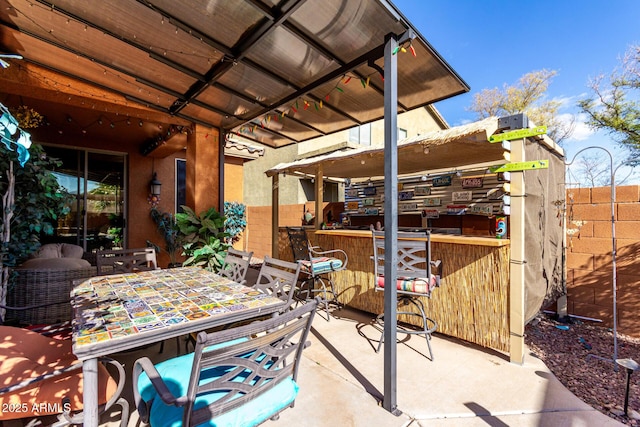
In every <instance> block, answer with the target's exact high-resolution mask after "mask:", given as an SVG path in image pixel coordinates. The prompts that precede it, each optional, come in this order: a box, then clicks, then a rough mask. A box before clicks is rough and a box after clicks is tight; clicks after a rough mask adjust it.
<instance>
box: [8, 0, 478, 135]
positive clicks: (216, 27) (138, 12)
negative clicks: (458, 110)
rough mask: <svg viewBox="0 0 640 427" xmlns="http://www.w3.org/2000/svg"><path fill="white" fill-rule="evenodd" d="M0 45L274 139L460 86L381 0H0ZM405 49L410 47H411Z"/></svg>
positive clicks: (172, 108)
mask: <svg viewBox="0 0 640 427" xmlns="http://www.w3.org/2000/svg"><path fill="white" fill-rule="evenodd" d="M0 29H1V31H2V38H1V41H0V50H1V51H5V52H11V53H16V54H20V55H22V56H23V57H24V60H26V61H28V62H29V63H33V64H37V65H40V66H42V67H44V68H46V69H49V70H51V71H55V72H57V73H60V74H62V75H66V76H68V77H72V78H74V79H77V80H79V81H81V82H85V83H90V84H91V85H94V86H98V87H99V88H101V89H107V90H109V91H113V92H115V93H116V94H119V95H122V96H124V97H126V98H127V99H128V100H130V101H131V102H134V103H140V104H142V105H145V106H148V107H151V108H154V109H156V110H158V111H160V112H163V113H168V114H170V115H172V116H174V117H176V118H180V119H185V120H188V121H191V122H195V123H200V124H203V125H207V126H211V127H216V128H220V129H222V130H223V131H224V132H233V133H237V134H239V135H241V136H243V137H245V138H248V139H250V140H253V141H256V142H260V143H262V144H265V145H268V146H271V147H279V146H283V145H287V144H291V143H295V142H300V141H304V140H308V139H311V138H315V137H317V136H321V135H325V134H328V133H332V132H335V131H339V130H342V129H347V128H351V127H353V126H356V125H359V124H363V123H368V122H371V121H374V120H378V119H380V118H382V117H383V116H384V109H383V106H384V87H383V80H382V78H381V77H382V73H384V70H383V68H384V60H383V56H384V43H385V36H386V35H388V34H397V35H399V34H402V33H404V32H406V31H407V30H412V31H413V32H414V33H415V35H416V36H417V37H416V38H415V39H413V40H412V41H411V45H410V46H409V44H408V43H406V44H404V45H403V46H402V47H403V48H404V49H402V50H406V52H404V53H403V52H402V50H400V51H398V53H397V55H398V57H399V58H398V74H397V75H398V80H397V81H398V110H399V111H405V110H410V109H413V108H417V107H421V106H424V105H427V104H430V103H433V102H435V101H438V100H442V99H445V98H448V97H451V96H453V95H456V94H459V93H463V92H466V91H468V90H469V88H468V86H467V84H466V83H465V82H464V81H463V80H462V79H461V78H460V77H459V76H458V75H457V74H456V73H455V71H454V70H453V69H452V68H451V67H450V66H449V65H448V64H447V63H446V62H445V61H444V60H443V59H442V58H441V57H440V56H439V55H438V53H437V52H436V51H435V50H434V49H433V48H432V47H431V46H430V45H429V43H428V42H427V41H426V40H425V39H424V38H423V37H422V36H421V35H420V34H419V33H418V32H417V31H416V30H415V28H413V27H412V26H411V24H410V23H409V22H408V21H407V20H406V19H405V18H404V16H403V15H402V14H401V13H400V12H399V11H398V9H397V8H396V7H395V6H394V5H392V4H391V3H390V2H388V1H384V0H355V1H354V0H282V1H276V0H210V1H196V0H191V1H175V0H137V1H136V0H114V1H101V2H97V1H90V2H87V1H84V0H82V1H80V0H55V1H46V0H0ZM414 53H415V55H414Z"/></svg>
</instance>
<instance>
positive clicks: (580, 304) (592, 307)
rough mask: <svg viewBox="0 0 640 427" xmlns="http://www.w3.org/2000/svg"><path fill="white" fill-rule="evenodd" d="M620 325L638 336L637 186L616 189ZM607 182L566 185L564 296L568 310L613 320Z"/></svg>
mask: <svg viewBox="0 0 640 427" xmlns="http://www.w3.org/2000/svg"><path fill="white" fill-rule="evenodd" d="M615 196H616V197H615V203H614V209H613V217H614V225H615V236H616V247H617V252H616V272H617V274H616V284H617V308H618V331H619V332H620V333H623V334H626V335H631V336H634V337H640V186H638V185H629V186H620V187H616V189H615ZM611 232H612V224H611V189H610V187H597V188H573V189H567V260H566V261H567V296H568V309H569V313H570V314H575V315H579V316H586V317H593V318H597V319H602V320H603V322H604V324H605V325H607V326H609V327H611V326H613V251H612V247H613V239H612V234H611Z"/></svg>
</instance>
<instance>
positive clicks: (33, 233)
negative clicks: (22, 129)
mask: <svg viewBox="0 0 640 427" xmlns="http://www.w3.org/2000/svg"><path fill="white" fill-rule="evenodd" d="M29 151H30V153H31V158H30V159H29V161H28V162H26V163H25V165H24V167H15V168H13V176H14V178H15V199H14V202H13V204H12V205H11V206H2V208H3V209H11V210H12V211H13V216H12V217H11V221H10V224H9V226H10V229H11V237H10V240H9V242H8V244H7V247H6V248H4V249H5V251H3V252H4V257H3V263H4V264H5V265H7V266H16V265H19V264H20V263H21V262H23V261H24V260H26V259H27V257H28V256H29V254H31V253H32V252H33V251H35V250H36V249H37V248H38V247H39V246H40V236H41V235H49V236H50V235H53V233H54V230H55V226H56V224H57V221H58V219H59V218H61V217H64V216H65V215H66V214H68V213H69V211H70V205H71V203H72V201H73V200H74V197H73V196H72V195H71V194H69V193H68V192H67V191H66V189H65V188H63V187H61V186H60V185H59V184H58V181H57V180H56V178H55V176H54V175H53V174H52V173H51V172H52V171H53V170H54V169H55V168H57V167H59V166H60V165H61V162H60V161H58V160H57V159H54V158H51V157H49V156H47V154H46V153H45V151H44V149H43V148H42V146H40V145H37V144H33V145H32V146H31V148H30V149H29ZM10 162H13V163H14V164H18V161H17V154H16V153H15V152H13V151H4V152H2V156H0V171H2V179H0V193H1V194H5V192H6V191H7V187H8V180H7V178H8V177H7V173H8V170H9V163H10ZM3 226H4V225H3Z"/></svg>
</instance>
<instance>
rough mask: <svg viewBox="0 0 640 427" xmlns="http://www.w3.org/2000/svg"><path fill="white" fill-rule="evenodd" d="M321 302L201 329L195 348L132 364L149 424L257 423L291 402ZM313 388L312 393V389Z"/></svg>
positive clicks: (137, 395)
mask: <svg viewBox="0 0 640 427" xmlns="http://www.w3.org/2000/svg"><path fill="white" fill-rule="evenodd" d="M316 306H317V301H316V302H311V303H309V304H305V305H303V306H301V307H298V308H296V309H295V310H290V311H287V312H285V313H282V314H280V315H278V316H275V317H271V318H268V319H266V320H262V321H259V322H253V323H249V324H247V325H243V326H240V327H237V328H231V329H224V330H221V331H217V332H213V333H210V334H207V333H206V332H200V333H199V334H198V339H197V342H196V349H195V351H194V352H193V353H190V354H186V355H183V356H180V357H177V358H174V359H169V360H167V361H165V362H162V363H159V364H157V365H153V363H152V362H151V360H150V359H148V358H147V357H143V358H140V359H138V360H136V362H135V363H134V365H133V396H134V401H135V404H136V407H137V410H138V413H139V415H140V419H141V420H142V421H143V422H146V423H150V424H151V425H152V426H161V425H162V426H166V425H183V426H185V427H188V426H194V425H200V424H203V423H207V425H225V426H255V425H258V424H262V423H263V422H265V421H267V420H268V419H272V420H275V419H277V418H278V417H279V414H280V412H282V411H284V410H285V409H287V408H290V407H293V405H294V403H295V399H296V397H297V394H298V389H299V387H298V384H297V382H296V380H297V376H298V369H299V364H300V360H301V357H302V351H303V349H304V348H306V347H307V346H308V343H307V341H306V340H307V336H308V334H309V329H310V328H311V323H312V321H313V316H314V314H315V308H316ZM308 392H313V391H312V390H308Z"/></svg>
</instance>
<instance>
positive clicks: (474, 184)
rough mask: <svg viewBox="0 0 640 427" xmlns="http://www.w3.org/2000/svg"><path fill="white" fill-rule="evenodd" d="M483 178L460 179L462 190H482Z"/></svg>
mask: <svg viewBox="0 0 640 427" xmlns="http://www.w3.org/2000/svg"><path fill="white" fill-rule="evenodd" d="M483 181H484V178H482V177H476V178H462V188H482V184H483Z"/></svg>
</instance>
